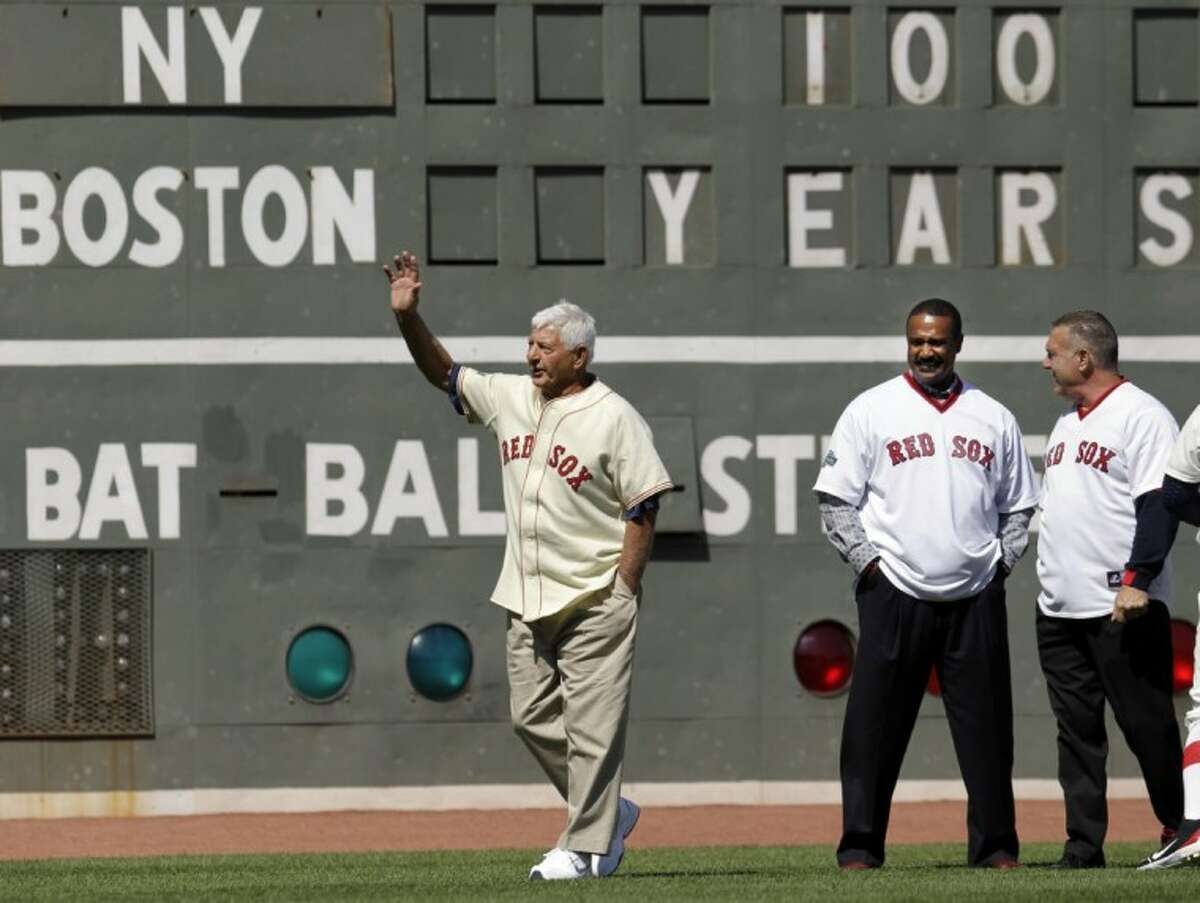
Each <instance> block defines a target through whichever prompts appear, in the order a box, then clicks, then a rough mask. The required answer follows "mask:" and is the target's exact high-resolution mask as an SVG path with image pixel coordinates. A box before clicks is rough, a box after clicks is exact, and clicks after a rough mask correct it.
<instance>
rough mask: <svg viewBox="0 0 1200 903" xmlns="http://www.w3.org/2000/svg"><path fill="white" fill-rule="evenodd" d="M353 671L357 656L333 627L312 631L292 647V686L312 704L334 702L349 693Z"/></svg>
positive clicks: (289, 656)
mask: <svg viewBox="0 0 1200 903" xmlns="http://www.w3.org/2000/svg"><path fill="white" fill-rule="evenodd" d="M353 669H354V652H353V650H351V648H350V644H349V643H348V642H346V638H345V637H344V636H342V634H341V633H339V632H338V631H336V630H334V629H333V628H332V627H309V628H307V629H306V630H304V631H302V632H301V633H300V634H299V635H298V636H297V637H296V638H295V639H294V640H292V645H290V646H289V647H288V651H287V677H288V683H290V684H291V685H292V689H294V690H295V691H296V693H297V694H299V695H300V696H302V697H303V698H304V699H306V700H308V701H309V702H333V700H335V699H337V698H338V697H339V696H341V695H342V693H344V692H345V690H346V687H347V685H348V684H349V683H350V674H351V672H352V671H353Z"/></svg>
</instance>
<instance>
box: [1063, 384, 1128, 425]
mask: <svg viewBox="0 0 1200 903" xmlns="http://www.w3.org/2000/svg"><path fill="white" fill-rule="evenodd" d="M1127 382H1129V380H1127V379H1126V378H1125V377H1123V376H1122V377H1121V380H1120V382H1118V383H1117V384H1116V385H1115V386H1110V387H1109V388H1108V389H1106V390H1105V392H1104V394H1103V395H1101V396H1100V397H1099V398H1097V399H1096V403H1095V404H1094V405H1092V406H1091V407H1090V408H1089V407H1084V406H1083V405H1081V404H1077V405H1075V413H1077V414H1078V415H1079V419H1080V420H1082V419H1083V418H1084V417H1086V416H1087V415H1088V414H1090V413H1092V411H1094V410H1096V408H1098V407H1100V402H1102V401H1104V399H1106V398H1108V396H1110V395H1112V393H1113V392H1115V391H1116V390H1117V389H1119V388H1121V386H1123V385H1125V383H1127Z"/></svg>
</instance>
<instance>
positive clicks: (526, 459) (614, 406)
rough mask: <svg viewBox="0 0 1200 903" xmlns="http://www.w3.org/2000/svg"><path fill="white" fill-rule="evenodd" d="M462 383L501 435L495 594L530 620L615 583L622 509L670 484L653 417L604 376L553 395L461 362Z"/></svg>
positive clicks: (473, 405) (461, 392)
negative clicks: (501, 544)
mask: <svg viewBox="0 0 1200 903" xmlns="http://www.w3.org/2000/svg"><path fill="white" fill-rule="evenodd" d="M455 389H456V393H457V396H458V399H459V400H460V401H461V403H462V406H463V408H464V413H465V414H466V415H467V417H468V419H469V420H471V421H472V422H476V423H481V424H483V425H484V426H485V427H487V428H488V429H489V430H490V431H491V432H492V433H494V434H495V435H496V440H497V442H498V454H499V457H500V471H501V474H502V482H503V486H504V512H505V517H506V518H507V522H508V529H507V542H506V544H505V550H504V566H503V568H502V569H501V571H500V579H499V580H498V581H497V583H496V588H495V590H494V591H493V593H492V601H493V602H495V603H497V604H499V605H502V606H504V607H505V608H507V609H508V610H509V611H512V612H514V613H515V614H517V615H518V616H519V617H521V618H522V619H523V620H527V621H529V620H536V619H538V618H543V617H546V616H547V615H552V614H554V613H556V612H559V611H562V610H563V609H564V608H566V607H567V606H569V605H571V604H572V603H574V602H577V601H578V600H580V599H582V598H583V597H584V596H586V595H588V594H589V593H592V592H594V591H596V590H599V589H603V588H604V587H607V586H609V585H611V584H612V582H613V580H614V579H615V577H616V568H617V561H618V559H619V558H620V556H621V546H622V544H623V542H624V538H625V521H624V520H622V518H621V515H622V514H623V513H624V512H626V511H629V510H630V509H632V508H634V507H635V506H637V505H638V504H640V503H641V502H643V501H645V500H647V499H649V498H651V497H653V496H656V495H658V494H659V493H662V492H665V491H667V490H668V489H670V488H671V479H670V477H669V476H667V470H666V468H665V467H664V466H663V463H662V461H661V460H660V459H659V456H658V452H657V451H656V450H655V448H654V439H653V436H652V435H651V432H650V427H649V426H648V425H647V424H646V421H645V420H643V419H642V417H641V415H640V414H638V412H637V411H636V410H634V408H633V406H632V405H631V404H630V403H629V402H627V401H626V400H625V399H624V398H622V397H621V396H620V395H618V394H617V393H616V392H614V391H613V390H612V389H611V388H609V387H608V386H606V385H605V384H604V383H603V382H601V381H600V380H598V379H597V380H595V381H593V382H592V384H591V385H589V386H588V387H587V388H586V389H584V390H583V391H581V392H577V393H575V394H572V395H567V396H563V397H560V398H555V399H551V400H550V401H546V400H545V399H544V398H543V397H542V393H541V392H540V391H539V390H538V389H537V387H536V386H534V385H533V383H532V382H531V381H530V379H529V377H528V376H517V375H514V374H508V373H480V372H478V371H477V370H473V369H471V368H469V367H459V368H458V378H457V384H456V386H455Z"/></svg>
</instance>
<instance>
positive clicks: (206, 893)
mask: <svg viewBox="0 0 1200 903" xmlns="http://www.w3.org/2000/svg"><path fill="white" fill-rule="evenodd" d="M1058 852H1059V847H1058V846H1050V845H1046V844H1041V845H1035V846H1032V847H1030V848H1028V849H1027V850H1026V851H1025V855H1024V859H1025V862H1026V863H1027V864H1028V867H1027V868H1024V869H1021V870H1019V871H1008V872H994V871H986V870H982V871H981V870H972V869H967V868H965V867H962V866H961V865H960V863H961V862H962V859H963V849H962V847H961V846H956V845H951V844H944V845H932V846H897V847H895V848H894V849H893V850H892V851H891V854H890V859H889V862H888V866H887V868H885V869H883V870H881V871H878V872H869V873H863V872H854V873H849V874H842V873H841V872H839V871H838V870H837V869H836V868H834V867H833V861H832V853H831V851H830V850H829V849H828V848H826V847H794V848H780V847H766V848H763V847H736V848H735V847H720V848H710V849H676V850H636V849H635V850H632V851H631V852H630V853H629V854H628V856H626V859H625V863H624V865H623V866H622V867H621V871H620V872H619V873H618V875H617V876H615V877H613V878H610V879H606V880H604V881H580V882H571V883H549V884H530V883H529V882H528V881H526V880H525V874H526V872H527V870H528V868H529V866H530V864H531V863H532V861H533V860H534V859H535V858H536V855H537V854H536V853H530V852H528V851H519V850H518V851H513V850H502V851H490V852H462V851H455V852H441V853H361V854H336V855H332V854H322V855H287V856H174V857H165V858H154V859H91V860H62V861H43V862H11V863H4V864H3V865H0V899H4V900H54V901H71V900H92V899H105V900H130V899H134V900H136V899H143V900H236V901H243V900H244V901H255V903H262V901H268V900H320V901H342V900H541V899H555V900H557V899H568V900H605V901H610V900H634V899H637V900H654V901H659V900H735V901H737V903H751V901H756V900H802V899H818V900H822V899H838V900H846V901H859V900H879V901H892V900H914V901H918V900H919V901H921V903H930V901H939V900H945V901H955V903H959V901H963V900H970V901H971V903H978V901H984V900H1029V901H1034V900H1036V901H1039V903H1049V901H1060V900H1078V901H1093V900H1101V899H1104V900H1134V899H1136V900H1192V901H1194V900H1197V899H1200V868H1179V869H1174V870H1170V871H1166V872H1155V873H1149V874H1144V873H1141V872H1137V871H1134V870H1133V869H1131V868H1129V866H1130V865H1132V864H1134V863H1135V862H1137V861H1138V859H1139V857H1140V856H1142V855H1144V854H1145V852H1147V849H1146V848H1145V847H1144V846H1132V845H1114V846H1113V847H1112V848H1111V849H1110V850H1109V855H1110V858H1111V860H1112V865H1110V867H1109V868H1108V869H1107V870H1105V871H1092V872H1068V873H1060V872H1055V871H1051V870H1049V869H1046V868H1044V867H1038V865H1039V863H1040V864H1041V865H1043V866H1044V865H1045V864H1046V863H1048V862H1050V861H1051V860H1052V859H1053V858H1055V857H1056V856H1057V854H1058Z"/></svg>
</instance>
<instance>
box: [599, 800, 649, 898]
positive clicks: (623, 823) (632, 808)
mask: <svg viewBox="0 0 1200 903" xmlns="http://www.w3.org/2000/svg"><path fill="white" fill-rule="evenodd" d="M641 814H642V810H641V809H640V808H639V807H638V804H637V803H635V802H634V801H633V800H627V799H625V797H621V799H620V800H619V801H618V802H617V825H616V827H615V828H614V829H613V836H612V841H611V842H610V843H609V845H608V852H607V853H605V854H604V855H603V856H602V855H600V854H599V853H593V854H592V874H593V875H595V876H596V877H597V878H607V877H608V876H609V875H611V874H612V873H613V872H615V871H616V870H617V869H618V868H619V867H620V865H621V860H622V859H624V858H625V838H627V837H628V836H629V835H630V834H632V833H633V829H634V828H636V827H637V823H638V817H639V816H640V815H641Z"/></svg>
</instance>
